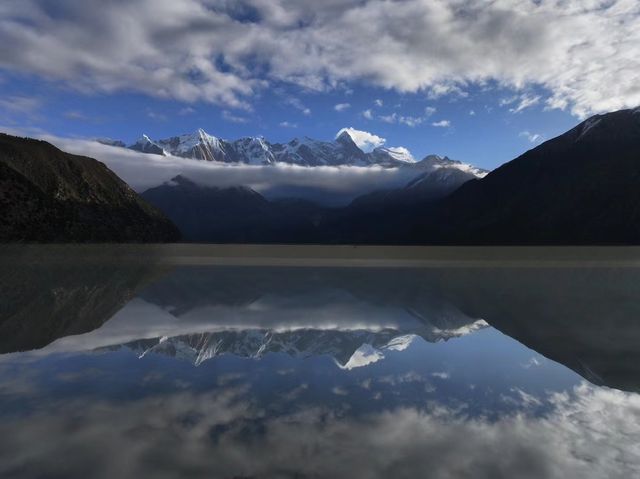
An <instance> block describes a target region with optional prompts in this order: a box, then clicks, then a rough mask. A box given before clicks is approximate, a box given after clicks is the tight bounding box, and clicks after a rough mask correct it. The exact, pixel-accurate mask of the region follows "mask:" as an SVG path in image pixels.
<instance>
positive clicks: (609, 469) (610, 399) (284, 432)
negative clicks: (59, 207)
mask: <svg viewBox="0 0 640 479" xmlns="http://www.w3.org/2000/svg"><path fill="white" fill-rule="evenodd" d="M574 393H575V394H554V395H552V396H551V402H552V404H553V406H554V408H553V411H552V412H550V413H549V414H548V415H547V416H546V417H543V418H539V417H532V416H530V415H527V414H526V413H518V414H514V415H511V416H507V417H503V418H501V419H498V420H495V421H489V420H487V419H483V418H476V419H469V418H465V417H463V416H461V415H460V414H459V412H454V413H452V412H451V411H450V410H449V409H448V408H446V407H444V406H442V405H434V406H432V407H431V408H430V409H429V411H428V412H425V411H418V410H416V409H413V408H401V409H396V410H393V411H386V412H382V413H376V414H371V415H368V416H366V417H361V418H349V417H344V416H342V414H340V413H338V415H336V412H335V411H331V410H327V409H324V408H322V409H311V408H304V409H301V410H299V411H298V412H292V413H290V414H288V415H285V416H281V417H275V418H270V417H267V416H266V413H265V411H264V410H263V409H261V408H257V407H256V406H255V405H254V404H253V403H252V402H251V401H250V400H249V398H248V397H247V394H246V390H244V389H242V388H236V389H230V390H227V391H222V392H216V393H214V394H193V393H186V392H185V393H179V394H173V395H171V396H161V397H152V398H147V399H143V400H139V401H130V402H127V403H108V402H98V403H94V404H82V403H80V402H79V401H72V402H68V403H59V404H58V405H57V406H55V407H54V408H53V409H52V410H49V411H44V410H41V411H40V412H38V413H35V414H33V415H31V416H29V417H27V418H23V420H21V421H13V420H4V421H3V422H2V423H0V451H1V452H0V455H1V456H2V458H3V460H2V461H0V464H1V465H0V474H2V475H11V474H14V473H17V472H20V473H24V474H25V475H31V476H38V475H41V474H43V473H45V472H47V473H49V474H52V475H55V474H56V473H58V474H63V475H65V476H67V477H76V476H83V475H85V474H86V473H87V472H88V471H91V474H92V476H93V477H114V476H115V477H134V476H141V477H147V476H151V475H153V476H154V477H175V476H176V475H185V474H191V475H208V476H219V475H222V476H232V475H234V474H239V475H255V476H259V477H263V476H270V475H273V474H276V473H283V474H284V473H287V474H288V473H290V472H293V471H297V472H300V473H302V474H308V475H314V476H316V475H317V476H321V477H334V478H340V477H356V476H357V477H374V478H375V477H390V476H393V477H416V476H422V475H424V474H425V473H426V471H428V475H429V477H432V478H444V477H459V476H465V477H466V476H473V477H487V478H489V477H491V478H496V477H509V478H511V477H518V478H522V477H525V478H526V477H531V478H533V477H535V478H555V477H557V478H564V477H587V478H589V477H593V478H596V477H597V478H601V477H610V478H617V477H619V478H623V477H624V478H627V477H633V476H635V475H636V474H637V473H639V472H640V469H638V464H639V463H640V434H639V432H638V431H639V430H640V396H638V395H635V394H629V393H624V392H620V391H615V390H610V389H604V388H594V387H592V386H589V385H587V384H586V383H585V384H582V385H581V386H578V387H577V388H576V389H575V390H574ZM514 398H516V399H517V396H514ZM521 401H522V403H523V407H525V410H526V406H527V401H526V400H525V399H524V398H521ZM70 432H73V434H70ZM498 452H499V453H498ZM71 453H72V454H73V455H72V456H67V454H71ZM61 457H62V458H63V457H69V458H70V459H69V460H68V461H61V460H60V458H61ZM71 458H73V461H71ZM634 464H635V465H634ZM285 475H286V474H285Z"/></svg>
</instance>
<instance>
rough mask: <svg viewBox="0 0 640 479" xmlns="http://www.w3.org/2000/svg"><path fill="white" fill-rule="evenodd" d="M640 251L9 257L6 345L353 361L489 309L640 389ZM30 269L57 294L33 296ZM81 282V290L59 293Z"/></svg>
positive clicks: (478, 318)
mask: <svg viewBox="0 0 640 479" xmlns="http://www.w3.org/2000/svg"><path fill="white" fill-rule="evenodd" d="M541 254H543V253H541ZM632 256H633V252H630V257H629V266H628V267H618V266H616V267H613V266H593V265H592V266H593V267H589V266H588V265H587V263H584V264H583V265H582V266H581V265H580V263H579V262H573V263H571V264H570V265H568V266H563V264H562V262H559V263H558V264H557V265H556V266H548V267H536V268H533V267H520V266H517V267H516V266H509V265H508V264H501V263H500V261H499V259H496V261H495V266H492V267H485V266H482V267H465V266H464V265H460V264H456V265H455V266H447V264H446V263H444V264H443V265H440V266H438V267H431V268H393V267H389V268H334V267H314V268H312V267H249V266H243V267H235V266H228V267H212V266H206V267H204V266H184V267H177V268H175V269H173V270H172V271H171V272H169V273H167V274H165V275H164V276H162V277H159V276H156V277H155V279H154V280H153V281H151V282H147V284H146V286H145V287H144V288H140V286H141V285H142V284H144V283H145V281H146V278H148V276H145V275H146V274H148V272H149V271H148V270H147V271H146V272H145V271H144V270H143V269H139V267H140V265H138V266H136V267H134V266H133V265H130V266H129V267H128V268H124V269H123V268H122V267H121V266H120V267H118V268H119V269H118V268H116V269H115V270H113V271H111V273H110V272H109V270H108V269H102V270H101V269H100V268H95V267H93V266H92V267H91V268H89V269H88V270H86V271H85V272H83V273H82V274H80V271H82V270H83V268H82V266H81V265H75V266H74V265H73V263H70V264H69V265H66V266H64V267H63V268H61V269H59V270H54V269H50V270H48V269H47V268H46V267H44V265H41V266H33V265H32V266H31V267H30V268H31V269H29V268H22V269H21V270H20V271H19V272H16V271H17V270H16V268H14V269H13V270H7V269H6V268H5V269H4V270H3V271H5V274H4V275H3V276H2V278H3V279H2V284H3V286H2V287H3V290H5V291H7V292H8V293H9V292H12V291H14V293H12V294H3V298H4V300H3V313H2V321H1V322H0V327H2V328H3V329H2V331H3V333H4V332H6V333H7V334H2V338H4V339H3V341H2V347H3V351H4V352H9V351H16V350H22V349H29V348H37V347H42V346H44V345H45V344H47V343H51V342H52V341H53V343H52V344H49V346H47V348H45V351H44V352H55V351H86V350H105V349H119V348H124V349H128V350H133V351H135V352H136V354H138V355H140V356H143V355H148V354H150V353H157V354H163V355H169V356H172V357H178V358H183V359H186V360H188V361H190V362H192V363H194V364H201V363H202V362H203V361H205V360H207V359H210V358H212V357H215V356H219V355H221V354H223V353H229V354H233V355H239V356H246V357H262V356H264V355H266V354H267V353H270V352H284V353H288V354H290V355H292V356H295V357H309V356H313V355H330V356H332V357H333V358H334V359H335V361H336V362H337V363H338V365H340V366H341V367H344V368H353V367H355V366H359V365H360V366H362V365H366V364H371V363H372V362H375V361H378V360H380V359H381V358H383V357H385V355H386V354H387V352H388V351H398V350H402V349H403V348H404V347H406V346H407V345H408V344H410V343H411V342H412V341H415V340H416V338H418V337H421V338H422V339H424V340H426V341H431V342H437V341H440V340H447V339H451V338H455V337H459V336H461V335H464V334H467V333H470V332H473V331H475V330H477V329H481V328H483V327H485V323H484V321H486V322H487V323H489V324H490V325H491V326H493V327H495V328H497V329H499V330H500V331H502V332H504V333H506V334H507V335H509V336H511V337H513V338H515V339H516V340H518V341H520V342H522V343H524V344H525V345H527V346H529V347H531V348H533V349H534V350H536V351H537V352H539V353H541V354H543V355H545V356H547V357H549V358H550V359H553V360H555V361H558V362H560V363H562V364H564V365H566V366H568V367H570V368H571V369H573V370H574V371H576V372H578V373H579V374H580V375H582V376H583V377H585V378H587V379H588V380H589V381H591V382H593V383H596V384H603V385H608V386H612V387H615V388H619V389H623V390H638V389H639V388H640V384H639V383H638V379H637V378H638V377H640V366H639V365H640V352H638V350H637V344H638V343H639V341H640V328H639V327H638V326H637V323H636V318H637V317H638V315H639V313H640V302H639V301H638V300H639V299H640V270H638V268H635V267H631V266H632V265H633V257H632ZM587 259H588V258H585V261H586V260H587ZM142 262H143V261H142ZM102 268H106V266H102ZM41 271H49V272H48V273H41ZM54 271H59V272H58V273H55V272H54ZM70 271H76V272H77V274H76V276H75V279H74V274H70V273H69V272H70ZM83 274H84V276H83ZM25 275H26V276H25ZM29 275H30V276H29ZM27 277H29V278H31V277H33V278H34V279H33V280H28V281H27V280H26V279H25V278H27ZM29 281H35V282H33V283H32V287H33V288H34V291H35V290H36V289H37V290H39V291H40V290H46V291H49V292H48V293H47V295H48V296H46V298H49V299H47V300H45V299H42V298H40V299H39V300H37V301H34V300H33V299H32V298H33V297H34V296H33V295H30V293H29V291H30V290H29V289H28V288H25V286H24V284H28V283H29ZM37 281H40V283H37ZM42 282H46V285H44V286H43V283H42ZM12 283H13V284H12ZM69 284H72V285H75V287H76V288H77V290H78V291H80V293H76V295H72V294H67V296H65V295H63V294H61V293H60V291H65V290H68V289H69V288H71V286H69ZM21 285H22V286H21ZM38 285H39V286H38ZM101 288H102V289H101ZM15 291H18V292H20V294H17V293H15ZM74 291H75V290H74ZM134 291H136V292H135V293H134ZM54 292H57V293H56V294H58V296H55V295H54ZM66 297H68V298H70V299H69V302H68V303H64V302H61V301H62V299H60V298H63V299H64V298H66ZM55 298H57V299H55ZM73 298H75V302H73ZM131 298H133V299H131ZM54 299H55V301H58V303H56V302H55V301H54ZM129 299H131V301H128V300H129ZM127 301H128V303H127ZM125 303H127V304H126V305H124V304H125ZM52 304H55V305H57V306H55V307H53V309H52ZM65 304H66V306H65ZM122 305H124V307H122V308H121V309H120V306H122ZM118 309H119V310H118ZM51 310H53V311H54V314H53V315H51V314H50V311H51ZM16 311H17V312H18V313H16ZM68 311H72V312H73V314H69V313H68ZM109 317H111V319H110V320H109V321H107V319H109ZM25 318H27V319H25ZM105 321H106V323H105ZM103 323H104V324H103ZM16 325H20V328H18V327H17V326H16ZM11 328H13V329H11ZM96 328H97V329H96ZM18 329H19V330H20V334H15V333H11V334H9V332H10V331H17V330H18ZM92 330H93V331H92ZM90 331H91V332H90ZM81 333H84V334H81ZM69 335H75V336H69ZM54 340H55V341H54Z"/></svg>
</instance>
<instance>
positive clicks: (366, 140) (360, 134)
mask: <svg viewBox="0 0 640 479" xmlns="http://www.w3.org/2000/svg"><path fill="white" fill-rule="evenodd" d="M345 131H346V132H347V133H348V134H349V136H350V137H351V139H352V140H353V142H354V143H355V144H356V145H358V148H360V149H361V150H362V151H364V152H369V151H371V150H373V149H374V148H376V147H378V146H382V145H384V144H385V142H386V141H387V140H385V139H384V138H381V137H379V136H378V135H374V134H373V133H369V132H368V131H363V130H356V129H355V128H352V127H349V128H343V129H341V130H340V131H339V132H338V133H337V134H336V138H337V137H338V136H339V135H340V134H341V133H343V132H345Z"/></svg>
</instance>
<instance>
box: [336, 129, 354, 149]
mask: <svg viewBox="0 0 640 479" xmlns="http://www.w3.org/2000/svg"><path fill="white" fill-rule="evenodd" d="M336 141H337V142H340V143H345V142H346V143H353V144H354V145H355V142H354V141H353V138H351V135H350V134H349V132H348V131H347V130H346V128H343V129H342V130H340V132H339V133H338V136H336Z"/></svg>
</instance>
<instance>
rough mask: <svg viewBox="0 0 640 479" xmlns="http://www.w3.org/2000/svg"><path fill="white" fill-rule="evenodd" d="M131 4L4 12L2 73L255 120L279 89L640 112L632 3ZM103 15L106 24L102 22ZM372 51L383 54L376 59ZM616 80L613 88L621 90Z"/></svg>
mask: <svg viewBox="0 0 640 479" xmlns="http://www.w3.org/2000/svg"><path fill="white" fill-rule="evenodd" d="M243 6H244V7H246V9H248V10H251V11H254V12H255V18H256V19H258V20H255V21H253V20H251V21H244V20H243V21H239V19H238V18H237V16H238V11H240V10H242V9H240V8H238V6H237V4H236V3H235V2H212V1H210V0H171V1H169V0H135V1H129V2H122V1H117V2H107V3H105V2H103V1H100V0H85V1H82V2H71V1H67V2H64V7H59V8H55V9H53V8H51V6H50V5H49V4H48V3H47V2H42V1H39V0H22V1H9V2H6V1H5V2H2V5H0V18H2V19H3V20H2V22H0V43H1V44H3V45H11V46H12V47H11V48H5V49H2V50H1V51H0V66H1V67H3V68H5V69H8V70H11V71H19V72H28V73H33V74H37V75H40V76H42V77H44V78H47V79H54V80H61V81H63V82H65V83H66V84H68V85H70V86H72V87H74V88H76V89H79V90H81V91H102V92H113V91H117V90H133V91H140V92H143V93H146V94H149V95H153V96H157V97H163V98H175V99H178V100H182V101H187V102H196V101H206V102H214V103H221V104H224V105H228V106H233V107H238V108H248V107H249V100H250V98H251V96H252V95H253V94H255V93H256V92H259V91H260V90H261V89H262V88H264V87H265V86H267V85H269V84H273V83H276V82H284V83H290V84H291V83H293V84H296V85H300V86H302V87H304V88H308V89H314V90H326V89H331V88H336V87H340V88H344V85H345V83H348V82H351V81H360V80H361V81H366V82H368V83H370V84H373V85H376V86H379V87H383V88H392V89H395V90H397V91H400V92H418V91H425V92H426V93H427V96H428V97H430V98H437V97H441V96H444V95H453V96H465V95H467V94H468V93H467V91H466V90H465V88H467V87H468V86H469V85H472V84H486V82H488V81H496V82H497V83H498V84H499V85H501V86H504V87H510V88H513V89H514V90H516V91H520V90H522V89H523V88H526V87H528V86H532V85H536V86H540V87H542V88H544V89H546V90H547V91H548V92H550V93H549V95H548V96H547V97H546V98H541V100H540V101H544V102H545V103H546V105H547V106H548V107H550V108H569V109H571V111H572V112H573V113H575V114H577V115H579V116H584V115H587V114H589V113H592V112H600V111H605V110H614V109H618V108H622V107H629V106H636V105H638V104H640V88H638V81H637V80H638V71H639V69H640V3H638V2H637V1H636V0H608V1H606V2H604V1H601V0H576V1H572V2H569V1H566V0H540V1H535V2H534V1H530V0H495V1H491V2H468V1H464V0H431V1H426V0H406V1H403V2H380V1H373V0H369V1H367V0H365V1H362V0H345V1H342V2H335V1H331V2H318V1H315V0H313V1H312V0H273V1H271V2H264V1H260V0H246V1H245V2H244V3H243ZM96 11H99V12H100V15H95V12H96ZM372 51H375V52H376V54H375V55H371V52H372ZM612 79H615V81H613V80H612Z"/></svg>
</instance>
